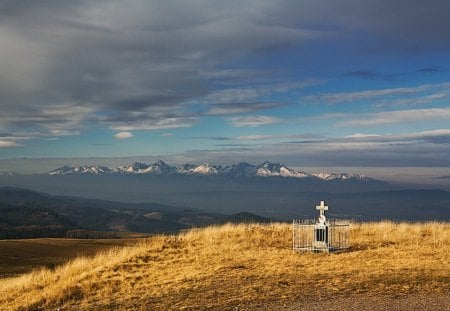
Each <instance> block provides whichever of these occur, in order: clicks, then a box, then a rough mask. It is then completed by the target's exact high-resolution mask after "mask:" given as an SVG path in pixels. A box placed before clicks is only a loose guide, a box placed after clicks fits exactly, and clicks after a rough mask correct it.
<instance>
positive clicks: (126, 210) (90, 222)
mask: <svg viewBox="0 0 450 311" xmlns="http://www.w3.org/2000/svg"><path fill="white" fill-rule="evenodd" d="M243 215H245V218H246V219H247V220H250V219H252V220H253V221H258V220H260V221H261V222H267V221H268V219H266V218H263V217H259V216H256V215H253V214H251V213H246V214H243ZM239 217H240V216H233V215H232V216H226V215H221V214H217V213H205V212H202V211H200V210H193V209H182V208H176V207H172V206H168V205H163V204H155V203H141V204H131V203H121V202H112V201H103V200H92V199H83V198H79V197H64V196H51V195H48V194H45V193H39V192H34V191H30V190H26V189H18V188H10V187H5V188H0V239H1V238H14V237H19V238H25V237H44V236H45V237H57V236H64V235H65V234H66V233H67V231H68V230H74V229H85V230H91V231H132V232H146V233H164V232H177V231H179V230H182V229H187V228H192V227H198V226H205V225H209V224H218V223H224V222H235V221H238V220H239ZM241 217H244V216H241Z"/></svg>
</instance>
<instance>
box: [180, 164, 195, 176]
mask: <svg viewBox="0 0 450 311" xmlns="http://www.w3.org/2000/svg"><path fill="white" fill-rule="evenodd" d="M195 166H196V165H194V164H188V163H186V164H183V165H182V166H180V167H179V168H177V173H178V174H183V175H189V174H190V172H191V171H192V169H194V168H195Z"/></svg>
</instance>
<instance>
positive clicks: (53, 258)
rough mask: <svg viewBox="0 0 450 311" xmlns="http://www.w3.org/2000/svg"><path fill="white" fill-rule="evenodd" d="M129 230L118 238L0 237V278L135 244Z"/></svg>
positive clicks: (134, 239) (135, 239) (135, 238)
mask: <svg viewBox="0 0 450 311" xmlns="http://www.w3.org/2000/svg"><path fill="white" fill-rule="evenodd" d="M137 240H138V239H137V237H134V238H133V236H132V235H131V234H130V235H129V237H126V238H122V239H25V240H0V278H4V277H8V276H9V277H11V276H16V275H19V274H23V273H26V272H30V271H31V270H33V269H36V268H41V267H55V266H56V265H61V264H63V263H65V262H67V261H69V260H70V259H73V258H75V257H78V256H82V255H83V256H93V255H95V254H96V253H98V252H99V251H101V250H105V249H109V248H113V247H115V246H124V245H130V244H135V243H136V241H137Z"/></svg>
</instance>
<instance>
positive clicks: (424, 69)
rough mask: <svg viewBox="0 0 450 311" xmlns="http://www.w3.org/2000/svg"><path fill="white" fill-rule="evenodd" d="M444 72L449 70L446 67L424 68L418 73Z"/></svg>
mask: <svg viewBox="0 0 450 311" xmlns="http://www.w3.org/2000/svg"><path fill="white" fill-rule="evenodd" d="M444 71H447V69H446V68H444V67H438V66H433V67H424V68H421V69H419V70H417V72H418V73H439V72H444Z"/></svg>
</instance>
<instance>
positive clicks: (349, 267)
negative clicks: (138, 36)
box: [0, 222, 450, 310]
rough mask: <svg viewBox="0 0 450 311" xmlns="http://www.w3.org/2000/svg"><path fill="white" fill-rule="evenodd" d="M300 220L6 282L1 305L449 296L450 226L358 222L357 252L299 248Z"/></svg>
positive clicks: (1, 285)
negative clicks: (296, 229)
mask: <svg viewBox="0 0 450 311" xmlns="http://www.w3.org/2000/svg"><path fill="white" fill-rule="evenodd" d="M291 234H292V232H291V226H290V225H288V224H271V225H224V226H220V227H209V228H205V229H198V230H191V231H188V232H186V233H183V234H180V235H176V236H155V237H152V238H149V239H145V240H142V241H141V242H140V243H139V244H137V245H135V246H125V247H121V248H116V249H112V250H111V249H110V250H108V251H105V252H103V253H101V254H99V255H97V256H95V257H94V258H77V259H75V260H73V261H71V262H70V263H68V264H66V265H63V266H61V267H57V268H55V269H52V270H48V269H44V270H38V271H34V272H32V273H29V274H25V275H22V276H19V277H15V278H8V279H3V280H0V309H2V310H3V309H5V310H7V309H11V310H15V309H25V310H26V309H29V310H34V309H37V308H44V309H55V308H57V307H60V308H63V309H64V308H66V309H73V308H79V309H80V310H84V309H89V310H104V309H119V310H126V309H129V310H135V309H138V310H139V309H142V310H154V309H161V310H167V309H182V308H187V309H203V308H206V309H208V308H210V309H232V308H234V306H241V307H242V306H244V309H245V308H246V306H247V307H248V308H251V306H257V305H258V304H261V303H262V304H270V305H275V306H277V305H278V304H280V305H283V304H285V303H288V302H290V301H303V300H308V299H316V300H317V299H327V298H329V297H331V296H336V297H344V298H345V297H347V296H350V295H365V296H371V297H372V296H375V297H377V296H380V297H383V296H389V297H392V296H394V297H395V296H403V295H409V294H414V293H421V294H423V295H431V296H433V297H434V296H436V295H437V297H447V296H448V295H449V294H450V274H449V263H450V252H449V247H450V224H449V223H436V222H432V223H421V224H409V223H400V224H394V223H391V222H380V223H365V224H352V225H351V232H350V234H351V237H350V238H351V240H350V241H351V244H352V248H351V249H350V250H349V252H345V253H340V254H330V255H327V254H309V253H308V254H298V253H294V252H292V250H291Z"/></svg>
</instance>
